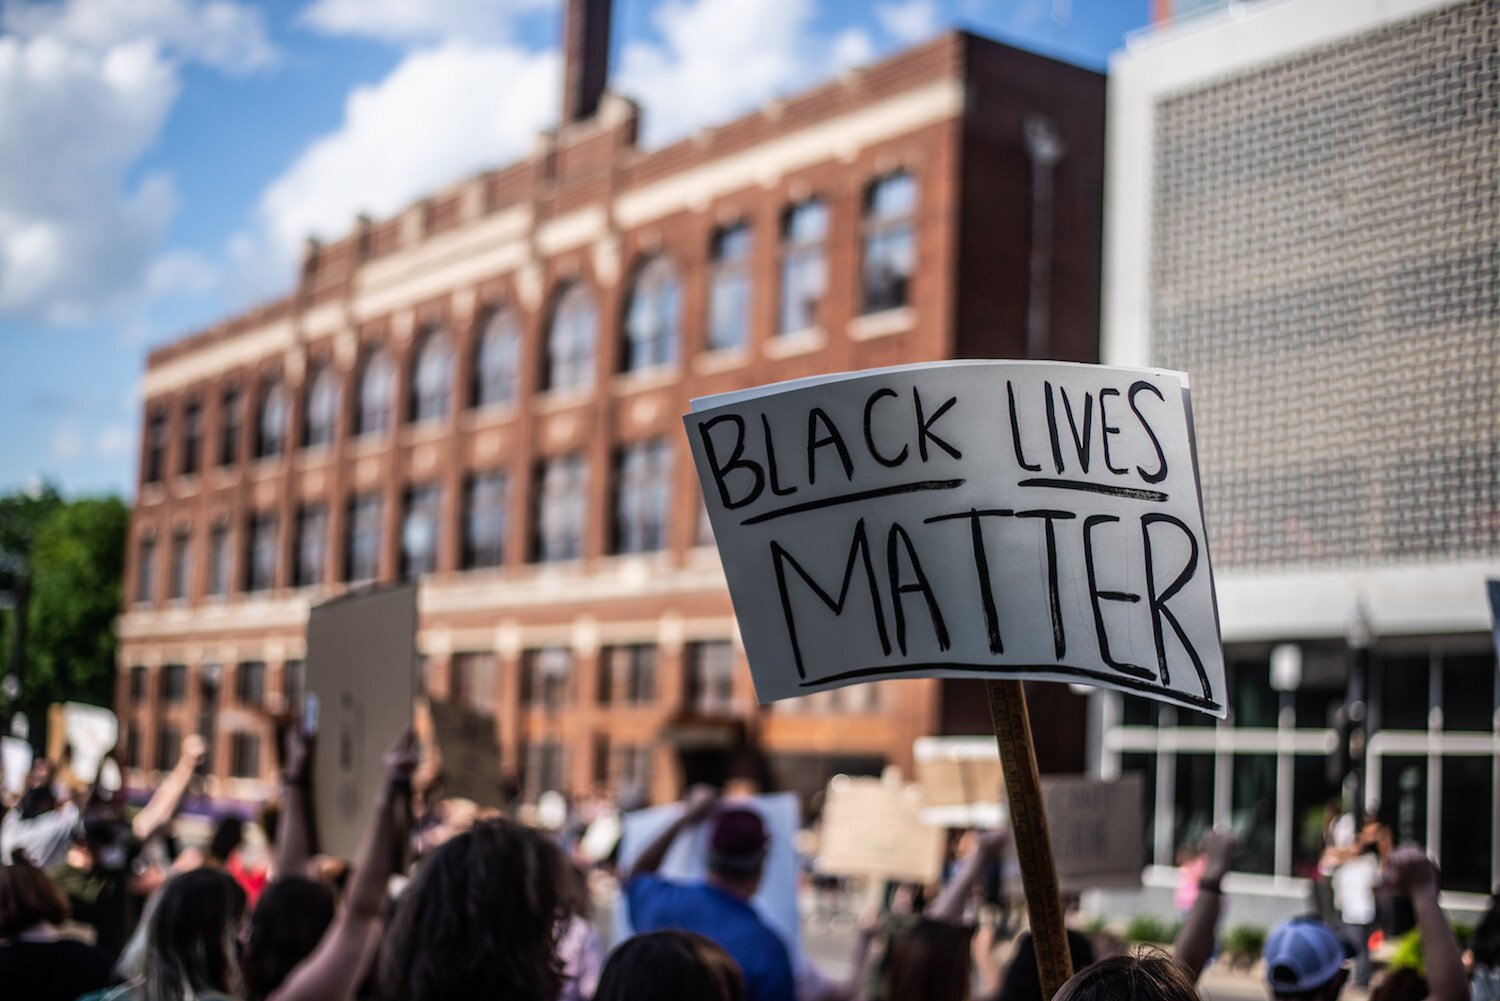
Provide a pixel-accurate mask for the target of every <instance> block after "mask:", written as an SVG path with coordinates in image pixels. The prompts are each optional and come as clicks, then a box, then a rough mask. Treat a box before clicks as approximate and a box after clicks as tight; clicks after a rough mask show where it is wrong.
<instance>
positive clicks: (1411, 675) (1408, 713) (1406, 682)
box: [1375, 653, 1430, 802]
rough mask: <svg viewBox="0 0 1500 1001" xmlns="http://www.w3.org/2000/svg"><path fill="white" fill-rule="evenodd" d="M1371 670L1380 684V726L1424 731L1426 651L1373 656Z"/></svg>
mask: <svg viewBox="0 0 1500 1001" xmlns="http://www.w3.org/2000/svg"><path fill="white" fill-rule="evenodd" d="M1375 670H1376V672H1377V675H1378V677H1377V679H1376V683H1377V684H1379V685H1380V691H1379V707H1380V719H1379V725H1380V729H1382V730H1426V729H1427V706H1428V696H1429V694H1430V693H1429V691H1428V675H1429V665H1428V657H1427V654H1425V653H1421V654H1414V655H1406V656H1392V655H1383V656H1377V657H1376V658H1375ZM1381 802H1385V801H1384V800H1381Z"/></svg>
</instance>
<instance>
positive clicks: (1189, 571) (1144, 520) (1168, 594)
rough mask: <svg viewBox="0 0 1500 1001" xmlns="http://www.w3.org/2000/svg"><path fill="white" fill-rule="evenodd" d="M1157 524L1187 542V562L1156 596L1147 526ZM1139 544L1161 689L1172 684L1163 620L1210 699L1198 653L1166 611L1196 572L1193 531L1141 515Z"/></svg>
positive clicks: (1166, 517) (1166, 519)
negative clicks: (1142, 549) (1143, 557)
mask: <svg viewBox="0 0 1500 1001" xmlns="http://www.w3.org/2000/svg"><path fill="white" fill-rule="evenodd" d="M1159 522H1165V523H1166V524H1168V525H1171V526H1172V527H1174V528H1176V529H1177V530H1178V531H1179V532H1181V533H1182V534H1183V536H1184V537H1186V538H1187V542H1188V558H1187V562H1186V563H1185V564H1184V565H1183V567H1182V570H1181V571H1180V572H1179V573H1178V574H1177V576H1176V577H1175V578H1173V580H1172V583H1171V584H1168V585H1167V589H1166V590H1165V591H1162V592H1161V593H1160V594H1158V593H1157V591H1156V564H1155V563H1154V562H1153V561H1152V558H1151V526H1152V525H1155V524H1157V523H1159ZM1141 541H1142V542H1143V543H1144V544H1145V549H1146V601H1147V603H1148V604H1149V606H1150V608H1151V636H1152V638H1153V639H1154V640H1155V641H1156V666H1157V668H1158V669H1159V671H1160V674H1161V683H1162V684H1163V685H1170V684H1171V683H1172V679H1171V675H1170V673H1169V672H1168V670H1167V645H1166V643H1165V641H1164V637H1163V635H1162V629H1161V623H1162V620H1163V619H1166V620H1167V622H1168V623H1169V624H1170V625H1171V626H1172V631H1173V632H1174V633H1176V634H1177V639H1178V641H1179V642H1181V643H1182V647H1183V649H1184V650H1186V651H1187V655H1188V659H1189V660H1191V661H1192V662H1193V668H1194V669H1195V670H1196V671H1197V672H1198V680H1199V681H1200V682H1201V683H1202V685H1203V697H1204V698H1212V693H1211V692H1210V691H1209V685H1208V672H1206V671H1205V670H1204V669H1203V658H1202V657H1200V656H1198V651H1197V650H1196V649H1194V648H1193V643H1192V641H1191V640H1189V639H1188V636H1187V632H1186V631H1185V630H1183V628H1182V623H1181V622H1179V621H1177V616H1175V615H1173V614H1172V610H1171V609H1170V608H1168V607H1167V602H1168V601H1171V600H1172V596H1173V595H1175V594H1176V593H1177V592H1178V591H1181V590H1182V589H1183V587H1185V586H1186V585H1187V582H1188V581H1190V580H1192V578H1193V573H1194V571H1196V570H1197V569H1198V540H1197V539H1195V538H1193V530H1192V529H1190V528H1188V527H1187V525H1185V524H1183V522H1182V521H1180V520H1179V519H1177V518H1174V517H1172V516H1171V515H1170V514H1162V513H1160V512H1158V511H1152V512H1151V513H1149V514H1143V515H1141Z"/></svg>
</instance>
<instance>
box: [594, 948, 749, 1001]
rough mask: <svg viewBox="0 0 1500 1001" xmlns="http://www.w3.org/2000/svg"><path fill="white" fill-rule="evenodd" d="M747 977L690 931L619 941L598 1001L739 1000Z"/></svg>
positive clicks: (596, 997)
mask: <svg viewBox="0 0 1500 1001" xmlns="http://www.w3.org/2000/svg"><path fill="white" fill-rule="evenodd" d="M744 996H745V978H744V976H743V975H742V974H741V973H740V968H739V964H737V963H736V962H735V961H734V959H733V957H731V956H730V955H729V953H727V952H725V951H724V949H723V948H722V947H721V946H719V945H718V944H717V943H715V942H713V941H710V940H709V939H706V938H704V937H703V936H702V935H698V934H696V933H694V932H689V931H654V932H649V933H647V934H645V935H636V936H634V937H633V938H628V939H626V940H625V941H624V942H621V943H620V945H619V947H618V948H616V949H615V951H614V952H612V953H610V956H609V962H607V963H605V964H604V972H603V973H602V974H600V976H599V988H598V990H596V991H595V992H594V1001H677V999H678V998H693V999H694V1001H700V999H701V1001H741V999H742V998H743V997H744Z"/></svg>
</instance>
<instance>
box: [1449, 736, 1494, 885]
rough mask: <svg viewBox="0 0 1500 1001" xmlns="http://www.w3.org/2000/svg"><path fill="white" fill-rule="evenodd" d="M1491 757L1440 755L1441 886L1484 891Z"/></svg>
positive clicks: (1487, 871)
mask: <svg viewBox="0 0 1500 1001" xmlns="http://www.w3.org/2000/svg"><path fill="white" fill-rule="evenodd" d="M1494 767H1495V765H1494V759H1493V757H1492V756H1484V755H1462V756H1460V755H1449V756H1447V757H1445V758H1443V786H1442V791H1443V808H1442V821H1443V830H1442V837H1441V841H1442V844H1441V845H1440V848H1441V854H1440V858H1441V860H1442V873H1443V888H1444V889H1446V890H1464V891H1467V892H1469V893H1488V892H1489V890H1490V885H1491V883H1490V881H1491V879H1492V878H1494V874H1492V873H1491V872H1490V862H1491V858H1490V857H1491V855H1492V853H1493V851H1494V840H1493V834H1492V832H1491V831H1490V824H1491V819H1490V818H1491V817H1493V816H1494V812H1493V811H1494V805H1493V804H1494V797H1495V786H1494V781H1495V779H1494V772H1493V768H1494Z"/></svg>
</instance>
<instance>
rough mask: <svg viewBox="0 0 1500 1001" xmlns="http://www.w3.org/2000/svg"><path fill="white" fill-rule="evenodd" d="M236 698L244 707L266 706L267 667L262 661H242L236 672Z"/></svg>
mask: <svg viewBox="0 0 1500 1001" xmlns="http://www.w3.org/2000/svg"><path fill="white" fill-rule="evenodd" d="M234 698H235V701H237V702H238V703H239V704H240V705H242V706H250V707H252V708H257V709H258V708H260V707H261V706H263V705H265V704H266V665H265V662H264V661H260V660H245V661H241V662H240V664H239V666H238V667H236V668H235V670H234Z"/></svg>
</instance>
